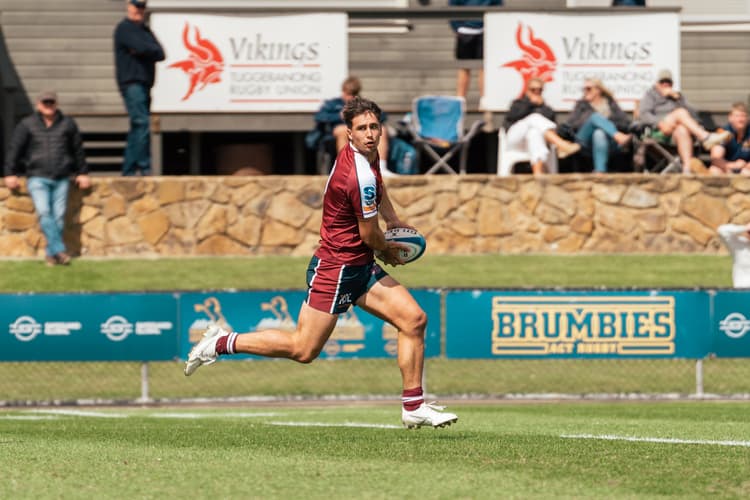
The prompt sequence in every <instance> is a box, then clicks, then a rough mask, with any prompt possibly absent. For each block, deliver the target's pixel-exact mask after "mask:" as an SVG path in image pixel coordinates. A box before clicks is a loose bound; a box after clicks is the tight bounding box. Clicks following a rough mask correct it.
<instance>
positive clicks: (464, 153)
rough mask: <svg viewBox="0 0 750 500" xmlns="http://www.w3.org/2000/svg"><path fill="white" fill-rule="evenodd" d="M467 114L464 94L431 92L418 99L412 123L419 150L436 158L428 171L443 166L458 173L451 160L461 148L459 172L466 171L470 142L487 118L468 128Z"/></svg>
mask: <svg viewBox="0 0 750 500" xmlns="http://www.w3.org/2000/svg"><path fill="white" fill-rule="evenodd" d="M465 116H466V100H465V99H464V98H463V97H458V96H436V95H427V96H421V97H417V98H416V99H414V101H413V102H412V117H411V124H410V127H409V131H410V132H411V135H412V138H413V142H414V146H415V147H416V148H417V151H419V152H420V153H421V152H422V151H424V152H426V153H427V154H428V155H429V156H431V157H432V159H433V160H435V163H434V164H433V165H432V166H431V167H430V168H429V169H428V170H427V171H426V172H425V173H426V174H434V173H435V172H439V171H440V170H445V171H446V172H448V173H451V174H455V173H456V171H455V170H454V169H453V167H451V166H450V164H449V163H448V162H449V161H450V159H451V158H452V157H453V155H454V154H456V153H457V152H459V153H460V158H459V165H460V166H459V172H460V173H462V174H465V173H466V158H467V157H468V153H469V143H470V142H471V139H472V138H473V137H474V136H475V135H476V133H477V132H479V128H480V127H481V126H482V125H483V122H482V121H481V120H477V121H476V122H474V124H473V125H472V126H471V129H470V130H469V131H468V132H466V131H465V130H464V117H465Z"/></svg>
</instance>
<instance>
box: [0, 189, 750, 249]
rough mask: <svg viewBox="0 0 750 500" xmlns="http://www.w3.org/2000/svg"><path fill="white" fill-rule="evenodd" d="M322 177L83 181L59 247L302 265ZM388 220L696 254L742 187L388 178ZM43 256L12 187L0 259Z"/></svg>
mask: <svg viewBox="0 0 750 500" xmlns="http://www.w3.org/2000/svg"><path fill="white" fill-rule="evenodd" d="M325 182H326V179H325V178H324V177H302V176H283V177H282V176H268V177H161V178H160V177H150V178H121V177H107V178H95V179H94V184H93V187H92V188H91V189H90V190H87V191H86V192H81V191H79V190H78V189H76V188H73V189H71V196H70V204H69V210H68V217H67V221H68V229H67V230H66V234H65V240H66V242H67V244H68V247H69V249H70V251H71V252H72V253H73V254H80V255H87V256H136V255H138V256H155V255H163V256H183V255H271V254H272V255H308V254H310V253H311V252H312V251H313V249H314V248H315V246H316V245H317V242H318V229H319V225H320V216H321V212H320V209H321V202H322V192H323V189H324V187H325ZM387 186H388V191H389V193H390V196H391V199H392V201H393V203H394V205H395V207H396V209H397V211H398V213H399V214H400V215H401V217H402V219H404V220H405V221H408V222H409V223H411V224H412V225H414V226H415V227H417V228H418V229H420V231H422V232H423V233H424V234H425V236H426V237H427V240H428V251H429V252H430V253H434V254H442V253H457V254H466V253H527V252H538V253H580V252H656V253H659V252H701V253H718V252H723V251H724V250H723V248H722V246H721V244H720V242H719V240H718V239H717V236H716V232H715V229H716V227H717V226H718V225H720V224H722V223H725V222H736V223H747V222H750V195H749V193H750V178H747V177H692V176H682V175H669V176H653V175H650V176H639V175H633V174H624V175H600V176H592V175H560V176H547V177H541V178H534V177H532V176H514V177H504V178H500V177H495V176H487V175H467V176H448V175H444V176H419V177H400V178H389V179H387ZM43 253H44V238H43V236H42V234H41V232H40V230H39V226H38V223H37V218H36V215H35V214H34V207H33V205H32V203H31V199H30V198H29V196H28V193H27V191H26V189H25V187H24V188H22V189H21V190H20V191H19V192H10V191H9V190H8V189H6V188H4V187H0V256H6V257H8V256H11V257H30V256H41V255H43Z"/></svg>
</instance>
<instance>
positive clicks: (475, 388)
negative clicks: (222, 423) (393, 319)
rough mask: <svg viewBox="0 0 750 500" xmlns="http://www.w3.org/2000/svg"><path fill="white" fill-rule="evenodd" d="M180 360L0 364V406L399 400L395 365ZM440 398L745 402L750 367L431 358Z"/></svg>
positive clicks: (745, 362) (429, 378)
mask: <svg viewBox="0 0 750 500" xmlns="http://www.w3.org/2000/svg"><path fill="white" fill-rule="evenodd" d="M182 368H183V364H182V363H181V362H151V363H133V362H106V363H105V362H64V363H60V362H55V363H47V362H24V363H19V362H6V363H0V402H1V403H0V404H4V405H19V404H21V405H23V404H63V403H110V402H124V403H136V402H180V401H195V400H203V399H212V400H214V399H215V400H228V401H231V400H253V399H257V400H264V399H280V400H284V399H327V398H340V399H383V398H397V397H399V396H400V391H401V377H400V374H399V370H398V366H397V364H396V360H395V359H360V360H318V361H316V362H314V363H312V364H310V365H300V364H297V363H294V362H292V361H287V360H263V361H234V360H225V361H224V360H222V361H220V362H219V363H216V364H215V365H212V366H208V367H203V368H201V369H199V370H198V371H197V372H196V373H195V374H194V375H193V376H191V377H185V376H184V375H183V373H182ZM425 384H426V389H427V392H428V393H429V394H431V395H434V396H437V397H440V398H448V397H451V398H454V397H461V398H466V397H468V398H508V397H579V398H587V397H616V398H639V397H644V398H646V397H683V398H689V397H734V398H750V359H745V358H722V359H718V358H709V359H705V360H691V359H660V360H654V359H643V360H640V359H639V360H632V359H629V360H619V359H607V360H585V359H562V360H449V359H443V358H433V359H428V360H427V361H426V364H425Z"/></svg>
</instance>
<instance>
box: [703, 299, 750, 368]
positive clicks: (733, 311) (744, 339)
mask: <svg viewBox="0 0 750 500" xmlns="http://www.w3.org/2000/svg"><path fill="white" fill-rule="evenodd" d="M712 316H713V327H714V335H713V338H714V343H713V346H712V349H711V350H712V352H713V354H715V355H716V356H717V357H720V358H747V357H750V290H732V291H721V292H716V293H715V294H714V297H713V315H712Z"/></svg>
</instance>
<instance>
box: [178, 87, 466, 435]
mask: <svg viewBox="0 0 750 500" xmlns="http://www.w3.org/2000/svg"><path fill="white" fill-rule="evenodd" d="M342 114H343V118H344V122H345V123H346V126H347V130H348V134H349V144H347V145H346V147H344V149H342V150H341V151H340V152H339V154H338V157H337V158H336V163H335V164H334V167H333V170H332V171H331V173H330V175H329V177H328V183H327V184H326V189H325V193H324V195H323V219H322V222H321V226H320V237H321V240H320V246H319V248H318V250H317V251H316V252H315V255H313V257H312V259H311V260H310V265H309V266H308V268H307V286H308V292H307V298H306V300H305V302H304V303H303V304H302V309H301V310H300V313H299V319H298V321H297V328H296V330H295V331H294V332H292V333H289V332H286V331H282V330H262V331H259V332H252V333H245V334H238V333H236V332H227V331H225V330H223V329H221V328H220V327H219V326H217V325H213V326H211V327H209V329H208V330H207V331H206V333H205V334H204V336H203V339H202V340H201V341H200V342H198V343H197V344H196V345H195V347H193V349H192V351H190V355H189V356H188V360H187V363H186V364H185V375H191V374H192V373H193V372H194V371H195V370H197V369H198V367H200V366H201V365H204V364H205V365H209V364H211V363H213V362H215V361H216V358H217V356H220V355H227V354H235V353H246V354H255V355H259V356H268V357H277V358H288V359H292V360H294V361H298V362H300V363H310V362H312V361H313V360H314V359H315V358H317V357H318V355H319V354H320V351H321V349H323V346H324V345H325V343H326V341H327V340H328V337H330V335H331V333H332V332H333V329H334V327H335V326H336V321H337V319H338V315H339V314H341V313H344V312H346V311H347V310H348V309H349V307H351V306H352V305H357V306H359V307H361V308H362V309H364V310H365V311H367V312H369V313H371V314H373V315H375V316H377V317H379V318H382V319H384V320H385V321H388V322H389V323H391V324H392V325H393V326H395V327H396V328H397V329H398V365H399V368H400V369H401V378H402V382H403V394H402V403H403V409H402V412H401V419H402V422H403V423H404V425H405V426H407V427H409V428H412V427H421V426H423V425H431V426H433V427H442V426H445V425H450V424H451V423H453V422H456V421H457V420H458V417H457V416H456V415H454V414H452V413H443V412H442V411H441V410H442V409H443V408H442V407H439V406H435V405H431V404H426V403H425V402H424V396H423V392H422V370H423V365H424V334H425V328H426V326H427V317H426V315H425V313H424V311H423V310H422V308H421V307H419V304H417V302H416V301H415V300H414V297H412V295H411V294H410V293H409V291H408V290H407V289H406V288H405V287H404V286H403V285H401V284H400V283H399V282H398V281H396V280H395V279H393V278H392V277H391V276H389V275H388V273H386V272H385V271H384V270H383V269H382V268H381V267H380V266H379V265H378V264H377V263H376V262H375V258H374V254H373V252H374V251H379V252H382V254H383V261H384V262H385V263H386V264H390V265H394V266H395V265H398V264H403V261H402V260H401V258H400V257H399V254H398V252H399V249H401V248H403V246H402V245H401V244H400V243H394V242H389V241H386V239H385V236H384V234H383V231H382V230H381V229H380V225H379V221H380V217H382V218H383V220H384V221H385V224H386V226H387V227H388V228H394V227H410V226H408V225H407V224H405V223H404V222H402V221H401V220H400V219H399V218H398V216H397V215H396V212H395V210H394V208H393V205H392V204H391V201H390V199H389V197H388V193H387V191H386V189H385V186H384V185H383V179H382V177H381V173H380V168H379V164H378V143H379V142H380V136H381V134H382V127H381V124H380V119H381V111H380V108H379V107H378V105H377V104H375V103H374V102H372V101H370V100H367V99H363V98H361V97H355V98H353V99H351V100H349V101H347V103H346V105H345V106H344V109H343V112H342Z"/></svg>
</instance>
